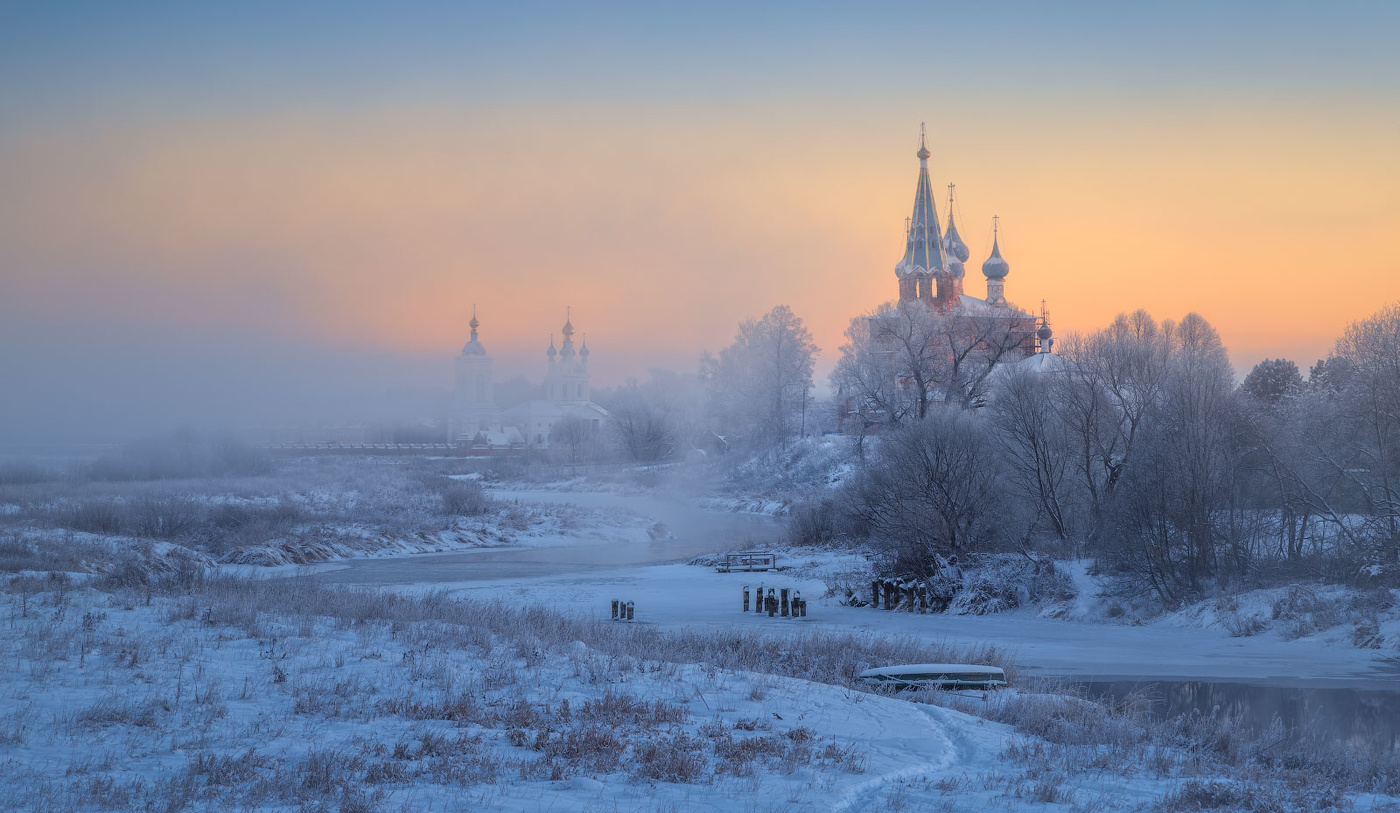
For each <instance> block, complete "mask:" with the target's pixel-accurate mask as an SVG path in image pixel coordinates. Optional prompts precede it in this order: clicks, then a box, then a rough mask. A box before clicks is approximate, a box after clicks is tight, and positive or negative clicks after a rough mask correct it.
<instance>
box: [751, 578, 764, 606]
mask: <svg viewBox="0 0 1400 813" xmlns="http://www.w3.org/2000/svg"><path fill="white" fill-rule="evenodd" d="M753 611H754V612H756V613H762V612H763V582H759V583H758V595H757V596H756V597H755V598H754V600H753Z"/></svg>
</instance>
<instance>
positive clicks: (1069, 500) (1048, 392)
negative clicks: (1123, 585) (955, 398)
mask: <svg viewBox="0 0 1400 813" xmlns="http://www.w3.org/2000/svg"><path fill="white" fill-rule="evenodd" d="M1056 389H1057V388H1056V387H1054V386H1052V383H1051V381H1049V380H1047V379H1046V377H1045V375H1044V374H1042V373H1037V372H1034V371H1031V370H1028V369H1025V368H1015V369H1012V370H1010V371H1009V372H1008V373H1007V375H1006V376H1004V377H1003V378H1002V379H1001V380H1000V381H998V382H997V386H996V387H995V389H994V390H993V392H992V398H991V406H990V408H989V413H990V414H989V416H988V417H989V419H990V420H991V427H992V430H993V432H992V437H993V440H994V441H995V444H996V447H997V449H998V450H999V451H1000V453H1001V454H1000V465H1001V466H1002V468H1003V469H1004V470H1005V472H1006V474H1007V482H1008V484H1009V485H1010V487H1011V488H1012V489H1013V490H1014V491H1015V492H1016V493H1017V494H1018V495H1019V496H1020V497H1021V499H1022V501H1024V502H1025V503H1028V504H1030V505H1032V506H1034V507H1035V508H1034V513H1035V521H1034V522H1033V523H1032V527H1034V526H1035V525H1040V524H1042V522H1043V524H1045V525H1047V526H1048V527H1049V529H1050V532H1051V533H1053V535H1054V536H1055V537H1056V538H1058V539H1061V540H1064V539H1067V538H1069V534H1070V525H1071V517H1072V515H1073V513H1074V504H1073V496H1074V495H1073V494H1072V486H1071V479H1072V478H1071V471H1072V469H1073V463H1074V453H1075V445H1074V442H1073V435H1072V433H1071V432H1070V431H1069V427H1068V426H1067V425H1066V423H1065V421H1064V420H1063V418H1062V416H1061V414H1060V412H1059V411H1058V410H1057V409H1056V407H1055V404H1054V402H1053V399H1054V398H1055V396H1056Z"/></svg>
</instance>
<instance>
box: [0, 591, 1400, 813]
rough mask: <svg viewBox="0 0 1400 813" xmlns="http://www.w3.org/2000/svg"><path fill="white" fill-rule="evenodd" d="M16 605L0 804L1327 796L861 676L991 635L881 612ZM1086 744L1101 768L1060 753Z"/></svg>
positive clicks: (55, 600)
mask: <svg viewBox="0 0 1400 813" xmlns="http://www.w3.org/2000/svg"><path fill="white" fill-rule="evenodd" d="M515 606H516V607H520V605H519V604H516V605H515ZM6 611H7V617H6V618H5V624H4V628H3V629H4V634H3V636H0V646H3V650H0V653H3V657H4V659H5V662H6V663H7V665H8V667H9V668H8V669H7V671H6V677H5V696H6V697H7V698H8V700H9V702H8V703H7V704H6V706H7V707H6V708H5V709H4V712H3V715H0V744H2V746H3V749H4V760H3V762H0V776H3V781H0V805H3V807H4V808H5V809H7V810H44V811H48V810H81V809H118V810H152V809H158V810H183V809H253V810H297V809H301V810H305V809H328V810H347V811H359V810H380V809H406V810H444V811H446V810H503V811H516V810H519V811H533V810H558V811H569V810H578V811H588V810H730V809H734V808H735V807H738V808H740V809H749V810H774V811H779V810H794V811H796V810H839V811H846V810H852V811H854V810H946V811H980V810H1008V811H1018V810H1056V811H1070V810H1085V811H1087V810H1105V811H1106V810H1133V809H1140V808H1142V807H1144V806H1152V805H1154V804H1157V805H1161V806H1162V809H1168V810H1192V809H1198V808H1197V807H1190V806H1182V805H1181V804H1178V803H1177V802H1176V801H1173V800H1174V799H1178V800H1179V799H1182V798H1186V799H1188V800H1198V799H1200V798H1220V799H1236V800H1238V799H1244V798H1246V797H1245V796H1244V795H1243V794H1246V793H1247V794H1248V797H1249V798H1253V799H1265V800H1274V799H1277V800H1289V799H1291V800H1293V801H1292V802H1286V801H1278V802H1270V805H1271V806H1267V807H1259V806H1253V807H1248V808H1247V809H1270V810H1273V809H1279V810H1284V809H1299V808H1296V807H1293V808H1289V807H1279V806H1278V805H1279V804H1286V803H1287V804H1297V803H1298V800H1300V799H1306V800H1312V802H1316V803H1317V804H1318V805H1319V807H1318V808H1317V809H1322V806H1328V805H1330V803H1331V802H1333V801H1337V797H1335V796H1334V795H1329V794H1328V793H1325V792H1321V791H1318V790H1316V789H1313V790H1307V789H1296V788H1295V789H1293V790H1292V791H1290V790H1289V789H1287V788H1285V787H1274V786H1273V784H1274V783H1268V782H1259V781H1251V780H1249V779H1241V778H1239V777H1233V776H1217V773H1218V772H1219V769H1218V768H1216V767H1215V766H1214V765H1213V764H1212V762H1211V761H1210V760H1208V759H1202V756H1201V755H1199V754H1196V755H1192V754H1188V753H1186V752H1172V751H1168V752H1158V751H1154V750H1152V749H1148V750H1145V751H1142V752H1140V753H1137V754H1136V755H1130V753H1129V752H1128V751H1127V749H1126V748H1125V745H1124V743H1121V742H1119V743H1115V742H1112V741H1105V742H1104V743H1103V744H1102V745H1090V746H1083V745H1074V744H1071V743H1067V742H1065V741H1064V739H1065V737H1064V735H1063V734H1061V735H1057V736H1056V738H1055V739H1052V740H1044V739H1041V738H1040V737H1037V736H1027V735H1022V734H1018V733H1016V731H1015V730H1014V729H1013V728H1012V727H1011V726H1008V725H1004V724H999V723H995V722H991V721H989V720H988V719H983V718H982V717H980V716H978V714H987V715H988V716H991V717H997V716H999V715H1000V716H1003V717H1005V716H1013V717H1018V719H1026V720H1031V719H1041V720H1042V721H1048V722H1049V724H1053V725H1058V726H1063V725H1065V724H1066V723H1067V722H1070V721H1073V720H1075V719H1078V717H1079V716H1084V717H1085V719H1093V718H1092V716H1091V714H1092V713H1086V712H1085V711H1084V709H1087V708H1089V707H1091V706H1092V704H1084V703H1082V701H1065V700H1062V699H1059V698H1056V697H1054V696H1050V695H1039V696H1037V695H1025V696H1020V695H1016V694H1014V693H1013V692H1005V693H1001V694H995V695H993V696H992V697H991V699H983V696H981V695H979V694H973V695H971V696H960V695H952V694H948V693H932V694H931V695H929V696H925V697H923V698H918V697H908V698H906V697H898V696H896V697H891V696H882V695H877V694H871V693H869V692H865V691H861V690H860V689H858V688H857V687H856V686H855V685H854V684H853V682H852V680H851V678H852V676H853V675H854V674H855V673H856V671H858V670H859V669H860V668H863V667H865V666H867V665H869V664H870V663H872V662H878V661H880V660H882V659H883V660H889V659H908V660H915V659H918V660H924V659H957V658H960V657H961V658H968V657H973V658H979V659H996V658H997V657H998V656H997V655H996V654H995V653H994V652H989V651H983V652H981V653H978V652H969V651H958V650H957V649H949V648H947V647H932V646H929V645H926V644H919V643H910V642H904V643H898V642H895V643H891V642H889V640H888V638H886V637H884V636H870V635H857V636H850V635H842V634H812V633H810V632H809V633H808V634H805V635H803V636H801V637H796V638H793V639H792V640H789V641H787V642H783V643H775V642H774V641H773V640H772V639H771V637H770V636H765V635H755V634H752V633H753V631H752V630H746V629H742V628H740V629H736V630H731V631H728V632H715V633H704V634H696V633H694V632H674V633H667V632H665V631H663V630H659V629H657V628H656V627H655V626H652V625H647V624H643V623H633V624H627V623H623V622H617V623H614V622H610V621H581V620H578V619H575V618H569V617H567V616H563V615H558V614H555V613H552V612H549V611H546V610H542V609H539V608H536V607H525V608H523V609H512V608H511V607H508V606H506V605H504V604H501V603H496V602H462V601H455V600H452V599H450V598H448V597H446V596H444V595H442V594H430V595H426V596H422V597H408V598H406V597H398V596H395V595H394V594H392V593H388V592H384V591H378V590H373V591H371V590H353V589H347V588H340V587H337V588H320V587H316V586H315V585H314V583H312V582H309V581H307V580H304V579H275V580H259V581H249V580H239V579H227V578H219V579H213V580H194V581H190V582H188V583H173V582H172V583H168V584H165V585H163V586H162V587H161V588H160V589H159V590H157V591H156V592H155V594H154V595H151V594H150V593H149V592H147V591H143V590H141V589H131V588H119V587H111V586H108V587H104V588H102V589H95V588H84V587H76V586H72V585H66V584H63V583H62V582H61V580H55V581H53V582H52V583H50V584H47V585H44V586H43V587H42V588H41V590H40V591H39V592H36V593H34V594H31V595H29V596H28V597H27V600H26V601H25V602H24V603H22V604H21V603H20V602H19V601H18V600H12V601H10V602H8V603H7V605H6ZM773 623H778V622H773ZM794 673H803V674H807V675H809V677H810V679H803V678H800V677H797V676H795V675H794ZM1013 691H1014V690H1013ZM920 699H922V700H933V701H936V702H937V703H938V704H941V705H930V704H928V703H927V702H915V701H917V700H920ZM1018 703H1019V704H1022V705H1023V706H1025V707H1024V708H1021V709H1017V708H1015V707H1016V705H1017V704H1018ZM950 705H952V706H958V707H960V708H961V709H962V710H959V709H958V708H950V707H948V706H950ZM1079 707H1083V709H1081V708H1079ZM968 712H972V713H968ZM1055 720H1058V721H1060V722H1058V723H1055V722H1053V721H1055ZM1118 736H1123V735H1121V734H1120V735H1118ZM1057 739H1058V741H1056V740H1057ZM1149 755H1150V756H1149ZM1086 757H1088V758H1093V759H1098V760H1099V761H1100V762H1101V763H1102V765H1101V767H1097V768H1095V767H1093V766H1092V765H1090V766H1089V768H1088V769H1085V767H1084V766H1083V765H1079V764H1077V763H1079V762H1082V761H1083V760H1085V758H1086ZM1072 763H1073V764H1072ZM1290 794H1291V795H1290ZM1163 800H1166V801H1163ZM1358 801H1359V802H1360V804H1359V805H1358V806H1357V808H1356V809H1363V810H1364V809H1384V808H1379V807H1376V806H1375V804H1374V803H1375V802H1376V801H1378V800H1377V799H1375V798H1372V797H1369V796H1365V797H1358ZM1192 803H1193V804H1194V802H1192Z"/></svg>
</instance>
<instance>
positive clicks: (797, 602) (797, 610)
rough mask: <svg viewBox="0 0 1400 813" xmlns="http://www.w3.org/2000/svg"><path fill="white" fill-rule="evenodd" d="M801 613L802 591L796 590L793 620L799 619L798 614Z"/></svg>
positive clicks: (793, 598) (793, 601)
mask: <svg viewBox="0 0 1400 813" xmlns="http://www.w3.org/2000/svg"><path fill="white" fill-rule="evenodd" d="M801 612H802V591H801V590H794V591H792V617H793V618H797V617H798V614H799V613H801Z"/></svg>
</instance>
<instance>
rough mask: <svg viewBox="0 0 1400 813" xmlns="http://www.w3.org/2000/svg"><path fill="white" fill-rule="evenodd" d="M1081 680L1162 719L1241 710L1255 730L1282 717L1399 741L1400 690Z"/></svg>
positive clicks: (1324, 731) (1358, 741)
mask: <svg viewBox="0 0 1400 813" xmlns="http://www.w3.org/2000/svg"><path fill="white" fill-rule="evenodd" d="M1078 685H1079V686H1081V687H1082V688H1083V689H1084V691H1085V692H1086V693H1087V694H1088V695H1089V696H1090V697H1096V698H1103V699H1108V700H1113V701H1121V700H1123V699H1125V698H1127V697H1129V696H1130V695H1134V696H1136V697H1137V698H1138V699H1139V700H1140V701H1142V702H1145V703H1147V704H1148V708H1150V709H1151V710H1152V712H1153V713H1154V714H1155V715H1157V716H1159V717H1162V718H1173V717H1178V716H1181V715H1186V714H1191V713H1193V712H1194V713H1197V714H1204V715H1210V714H1212V713H1220V714H1226V713H1229V714H1234V715H1238V716H1239V717H1240V719H1241V720H1242V721H1243V722H1244V724H1245V725H1247V726H1249V728H1250V729H1252V730H1255V731H1260V730H1263V729H1266V728H1268V727H1269V725H1270V724H1271V723H1272V722H1273V720H1274V719H1275V718H1278V720H1279V721H1280V722H1281V723H1282V724H1283V726H1284V729H1285V730H1286V731H1291V732H1293V733H1294V734H1295V735H1301V734H1311V735H1315V736H1324V737H1327V738H1329V739H1332V740H1335V741H1338V742H1346V743H1350V744H1354V745H1358V746H1369V747H1377V746H1379V747H1382V748H1386V749H1391V750H1393V749H1395V747H1396V745H1397V743H1400V691H1386V690H1373V689H1372V690H1368V689H1333V688H1325V689H1313V688H1295V687H1282V686H1256V685H1251V684H1246V683H1213V682H1205V681H1153V682H1141V681H1105V682H1098V681H1095V682H1085V683H1080V684H1078ZM1217 710H1218V712H1217Z"/></svg>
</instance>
